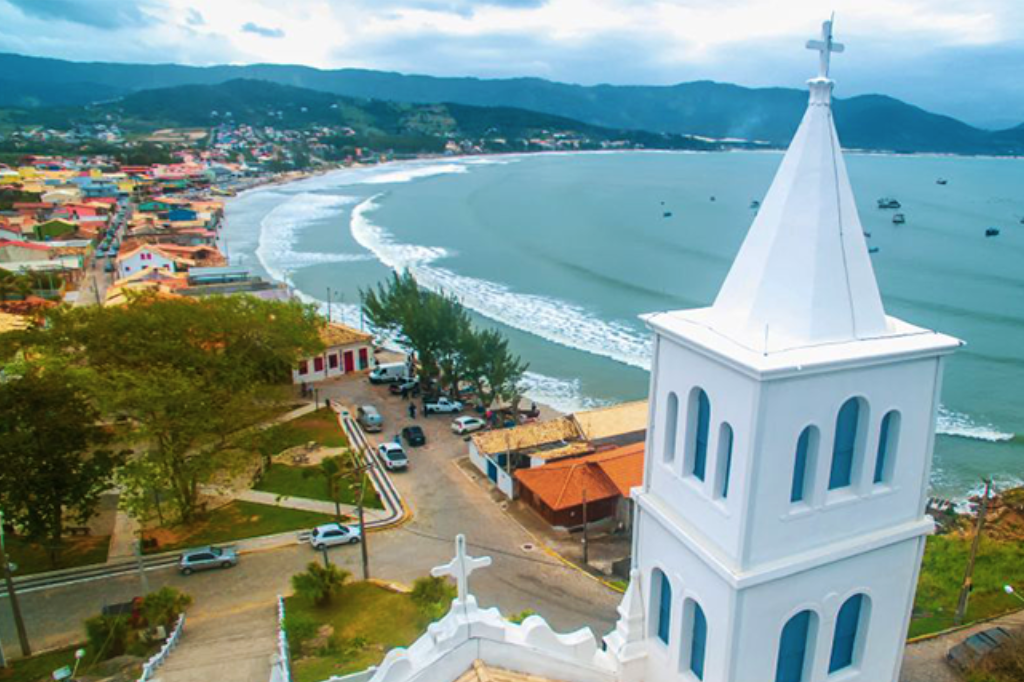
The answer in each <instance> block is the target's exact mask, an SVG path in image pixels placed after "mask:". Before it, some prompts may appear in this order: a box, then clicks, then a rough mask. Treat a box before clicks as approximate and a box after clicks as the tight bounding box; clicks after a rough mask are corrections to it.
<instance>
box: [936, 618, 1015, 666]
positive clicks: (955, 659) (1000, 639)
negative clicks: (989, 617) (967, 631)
mask: <svg viewBox="0 0 1024 682" xmlns="http://www.w3.org/2000/svg"><path fill="white" fill-rule="evenodd" d="M1011 639H1013V637H1012V635H1010V633H1009V632H1008V631H1007V630H1006V629H1005V628H1000V627H994V628H989V629H988V630H982V631H981V632H979V633H977V634H973V635H971V636H970V637H968V638H967V639H965V640H964V641H962V642H960V643H959V644H957V645H956V646H954V647H953V648H951V649H950V650H949V651H948V652H946V662H947V663H949V664H950V665H951V666H953V668H955V669H956V670H959V671H960V672H962V673H965V672H967V671H968V670H970V669H971V668H973V667H974V666H976V665H978V663H980V662H981V660H982V659H983V658H985V657H986V656H988V655H989V654H991V653H992V652H994V651H996V650H997V649H999V647H1001V646H1003V645H1004V644H1006V643H1007V642H1009V641H1010V640H1011Z"/></svg>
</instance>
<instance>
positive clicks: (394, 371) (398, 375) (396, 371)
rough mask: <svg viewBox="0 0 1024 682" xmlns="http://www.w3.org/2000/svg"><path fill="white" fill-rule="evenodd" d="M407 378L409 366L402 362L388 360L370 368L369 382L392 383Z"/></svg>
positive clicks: (406, 379)
mask: <svg viewBox="0 0 1024 682" xmlns="http://www.w3.org/2000/svg"><path fill="white" fill-rule="evenodd" d="M408 380H409V366H408V365H406V364H405V363H404V362H389V363H387V364H383V365H377V367H375V368H374V369H372V370H370V383H371V384H393V383H399V382H402V381H408Z"/></svg>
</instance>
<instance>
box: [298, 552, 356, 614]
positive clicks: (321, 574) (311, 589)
mask: <svg viewBox="0 0 1024 682" xmlns="http://www.w3.org/2000/svg"><path fill="white" fill-rule="evenodd" d="M351 576H352V574H351V573H349V572H348V571H345V570H342V569H340V568H338V567H337V566H335V565H334V564H328V565H327V566H321V565H320V564H318V563H317V562H315V561H311V562H309V565H307V566H306V570H305V571H304V572H303V573H296V574H295V575H293V576H292V589H293V590H295V593H296V594H297V595H299V596H300V597H302V598H303V599H308V600H309V601H311V602H313V603H314V604H316V605H317V606H325V605H327V604H330V603H331V599H333V598H334V596H335V595H336V594H338V593H339V592H340V591H341V588H343V587H344V586H345V583H346V582H348V579H349V578H350V577H351Z"/></svg>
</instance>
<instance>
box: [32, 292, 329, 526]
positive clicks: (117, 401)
mask: <svg viewBox="0 0 1024 682" xmlns="http://www.w3.org/2000/svg"><path fill="white" fill-rule="evenodd" d="M47 322H48V324H47V325H46V327H45V328H40V329H38V330H32V331H31V332H29V333H26V334H23V335H22V336H21V340H22V343H23V344H24V345H25V346H26V347H27V348H28V349H30V350H32V351H33V355H35V356H39V357H40V360H39V361H40V362H46V361H48V360H52V358H61V359H62V361H65V362H68V363H70V364H72V365H73V366H76V367H81V368H84V369H88V370H89V371H90V372H91V373H92V375H93V376H94V377H95V388H96V390H97V393H98V395H99V396H100V397H101V398H102V403H103V406H104V407H105V408H106V410H107V411H108V413H109V414H110V415H111V416H116V417H117V418H119V419H123V420H125V421H126V423H127V424H130V425H131V427H132V428H131V433H130V437H131V438H132V440H133V441H134V443H135V445H136V457H138V458H141V459H143V460H145V461H146V463H147V466H144V467H137V468H129V469H127V470H126V472H124V473H125V475H126V476H127V477H128V478H129V479H130V478H131V476H132V474H133V473H138V474H139V476H140V478H139V479H138V480H135V481H134V482H133V481H132V480H125V481H124V483H125V484H126V485H127V486H128V487H129V488H134V490H135V491H136V493H140V492H142V493H144V492H145V490H146V489H147V488H150V489H156V490H159V489H164V490H166V491H167V492H168V493H169V495H170V498H171V499H170V502H171V503H172V504H173V507H174V509H175V510H176V512H177V516H178V518H179V519H180V520H182V521H185V522H188V521H191V520H192V519H193V517H194V516H195V514H196V512H197V510H198V499H199V487H200V485H201V484H202V483H204V482H206V481H208V480H209V479H210V478H211V477H212V475H213V474H214V473H216V472H217V471H220V470H222V469H224V468H225V467H227V466H229V465H231V464H232V463H233V460H232V457H234V456H237V452H236V453H235V454H234V455H233V454H232V451H231V450H230V449H229V448H226V447H225V446H226V444H227V439H228V438H229V436H230V435H231V434H232V433H235V432H238V431H240V430H242V429H245V428H247V427H249V426H251V425H252V424H254V423H256V422H258V421H259V420H260V419H261V418H262V417H263V416H264V415H265V414H266V412H267V409H269V408H270V407H272V405H269V404H267V403H265V402H263V398H264V397H265V396H268V395H273V396H275V397H276V396H277V395H278V394H277V393H276V392H272V391H269V388H270V387H271V385H272V384H275V383H283V382H286V381H290V369H291V368H292V367H293V366H294V365H295V363H296V362H297V361H298V359H299V358H301V357H305V356H308V355H310V354H312V353H314V352H317V351H319V350H320V348H321V347H322V342H321V341H320V337H319V331H320V328H321V326H322V324H323V321H322V319H321V318H319V317H318V316H317V315H316V313H315V312H314V310H313V309H312V308H311V307H309V306H306V305H303V304H299V303H296V302H289V303H279V302H271V301H263V300H260V299H257V298H254V297H246V296H225V297H212V298H203V299H185V298H181V299H158V298H155V297H153V296H141V297H139V298H136V299H133V300H131V301H129V303H128V304H127V305H124V306H117V307H114V308H100V307H88V308H57V309H54V310H52V311H50V312H48V315H47Z"/></svg>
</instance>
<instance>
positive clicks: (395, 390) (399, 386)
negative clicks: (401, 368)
mask: <svg viewBox="0 0 1024 682" xmlns="http://www.w3.org/2000/svg"><path fill="white" fill-rule="evenodd" d="M388 391H390V392H391V395H401V394H402V391H405V392H406V393H411V394H412V395H419V394H420V380H419V378H418V377H413V378H412V379H406V380H405V381H399V382H396V383H394V384H391V385H390V386H388Z"/></svg>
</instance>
